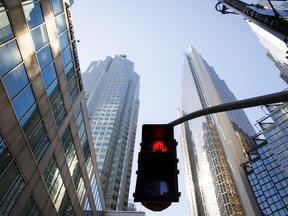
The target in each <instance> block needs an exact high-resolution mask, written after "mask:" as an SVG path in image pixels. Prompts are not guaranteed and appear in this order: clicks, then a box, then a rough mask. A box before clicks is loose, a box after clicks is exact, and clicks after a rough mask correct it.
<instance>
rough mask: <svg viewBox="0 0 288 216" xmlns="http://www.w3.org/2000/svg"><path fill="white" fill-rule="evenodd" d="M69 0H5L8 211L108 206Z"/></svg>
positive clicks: (2, 163)
mask: <svg viewBox="0 0 288 216" xmlns="http://www.w3.org/2000/svg"><path fill="white" fill-rule="evenodd" d="M68 2H69V1H66V0H63V1H62V0H50V1H49V0H48V1H45V2H44V1H40V0H21V1H18V3H17V2H14V3H15V4H14V3H12V2H11V1H10V0H0V79H1V81H0V96H1V103H0V185H1V186H0V215H7V216H8V215H22V216H25V215H27V216H28V215H66V216H69V215H71V216H73V215H84V214H86V213H88V214H90V215H103V212H104V211H105V206H104V205H103V204H102V203H104V200H103V194H102V190H101V187H99V186H98V187H97V186H96V187H95V185H93V187H94V188H93V191H92V190H91V187H90V184H89V183H90V182H89V179H92V178H96V179H97V181H98V182H99V183H100V180H99V175H98V172H97V169H95V168H94V166H95V165H96V164H97V162H96V159H95V158H96V157H95V154H94V152H91V151H90V147H92V142H91V141H92V138H91V134H90V133H89V131H87V130H86V127H87V124H88V122H87V121H85V119H88V117H87V110H86V107H83V109H82V108H81V103H82V104H85V96H84V92H83V91H82V92H81V90H82V89H81V88H80V87H79V86H80V81H81V76H79V73H77V76H76V72H78V71H79V70H80V68H79V63H78V65H77V64H75V62H76V59H77V58H78V56H75V52H76V49H77V47H76V45H75V40H74V32H73V26H72V20H71V15H70V10H69V3H68ZM5 6H6V7H5ZM53 16H54V18H53ZM47 20H48V22H46V21H47ZM53 22H55V25H54V24H53ZM81 85H82V83H81ZM64 98H65V100H64ZM64 102H65V103H64ZM84 108H85V109H84ZM75 110H77V111H76V112H75V113H77V115H75V117H74V115H73V114H74V111H75ZM80 113H81V115H80ZM78 115H79V116H81V119H80V117H79V118H78ZM76 117H77V120H78V121H79V123H80V125H79V128H77V129H79V133H78V131H76V130H75V128H76V127H78V125H76V121H75V120H76V119H75V118H76ZM68 118H69V119H68ZM77 123H78V122H77ZM85 125H86V126H85ZM71 128H73V129H74V130H71ZM78 134H79V135H81V136H80V137H79V139H78V138H77V136H78ZM80 146H81V147H82V150H81V147H80ZM78 150H80V152H79V151H78ZM83 159H84V164H81V163H80V162H81V161H83ZM86 171H87V172H86ZM67 174H68V175H67ZM85 179H86V183H85ZM87 179H88V182H87ZM39 191H41V192H40V193H41V194H39ZM95 194H98V195H95ZM76 197H77V198H76ZM91 197H92V198H91ZM93 197H97V201H96V202H95V203H94V200H93ZM72 198H73V199H72ZM88 198H89V201H88ZM86 200H87V202H88V203H89V209H85V212H84V206H85V203H86ZM96 203H97V208H96ZM97 212H98V213H97Z"/></svg>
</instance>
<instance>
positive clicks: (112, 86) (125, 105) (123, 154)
mask: <svg viewBox="0 0 288 216" xmlns="http://www.w3.org/2000/svg"><path fill="white" fill-rule="evenodd" d="M83 83H84V88H85V94H86V99H87V106H88V113H89V119H90V124H91V130H92V137H93V142H94V149H95V153H96V155H97V161H98V169H99V174H100V178H101V182H102V188H103V192H104V196H105V202H106V207H107V209H111V210H127V205H128V196H129V188H130V179H131V169H132V161H133V153H134V144H135V135H136V127H137V119H138V110H139V76H138V75H137V74H136V73H135V72H134V63H133V62H131V61H130V60H128V59H127V58H126V56H125V55H115V57H114V58H112V57H110V56H108V57H107V58H106V59H105V60H104V61H93V62H91V63H90V65H89V67H88V68H87V70H86V72H85V73H83Z"/></svg>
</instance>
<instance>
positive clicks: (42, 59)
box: [37, 44, 53, 70]
mask: <svg viewBox="0 0 288 216" xmlns="http://www.w3.org/2000/svg"><path fill="white" fill-rule="evenodd" d="M37 59H38V62H39V66H40V69H41V70H43V69H44V68H45V67H46V66H47V65H48V64H49V63H50V62H52V61H53V58H52V53H51V49H50V45H49V44H47V46H45V47H44V48H42V49H41V50H39V51H38V52H37Z"/></svg>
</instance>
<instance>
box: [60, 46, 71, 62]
mask: <svg viewBox="0 0 288 216" xmlns="http://www.w3.org/2000/svg"><path fill="white" fill-rule="evenodd" d="M62 60H63V65H64V67H66V66H67V65H68V63H69V62H71V61H72V54H71V50H70V46H69V47H67V48H66V49H65V50H64V51H63V52H62Z"/></svg>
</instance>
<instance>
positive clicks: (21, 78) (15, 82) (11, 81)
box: [3, 64, 29, 99]
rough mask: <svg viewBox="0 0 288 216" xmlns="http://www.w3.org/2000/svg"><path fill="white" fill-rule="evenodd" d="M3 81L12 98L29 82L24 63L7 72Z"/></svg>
mask: <svg viewBox="0 0 288 216" xmlns="http://www.w3.org/2000/svg"><path fill="white" fill-rule="evenodd" d="M3 82H4V85H5V88H6V91H7V92H8V95H9V97H10V98H11V99H13V98H14V97H15V96H16V95H17V94H18V93H19V92H20V91H21V90H22V89H23V88H24V87H25V86H26V85H28V83H29V80H28V78H27V74H26V70H25V68H24V65H23V64H21V65H20V66H18V67H17V68H15V69H14V70H12V71H11V72H10V73H9V74H7V75H6V76H5V77H4V78H3Z"/></svg>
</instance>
